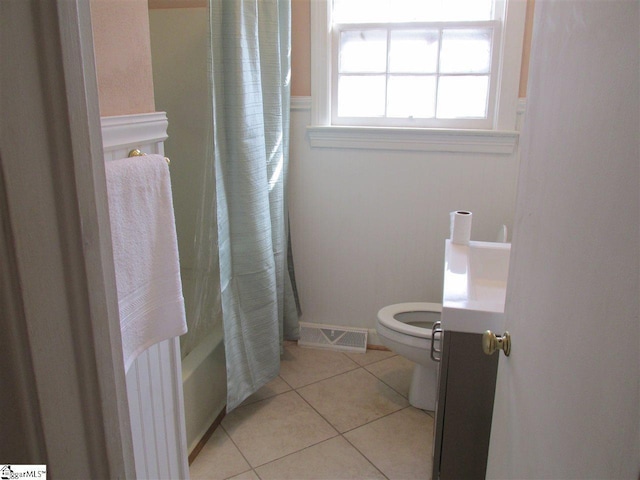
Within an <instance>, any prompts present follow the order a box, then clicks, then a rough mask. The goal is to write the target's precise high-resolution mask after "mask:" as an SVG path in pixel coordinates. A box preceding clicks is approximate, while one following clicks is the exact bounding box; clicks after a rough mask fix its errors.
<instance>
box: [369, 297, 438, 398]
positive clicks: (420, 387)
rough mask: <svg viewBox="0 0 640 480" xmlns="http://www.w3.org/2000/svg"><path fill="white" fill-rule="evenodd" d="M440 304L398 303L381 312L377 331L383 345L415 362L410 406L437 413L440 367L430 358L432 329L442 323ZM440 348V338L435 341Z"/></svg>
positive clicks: (435, 344) (435, 345) (436, 346)
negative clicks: (436, 323)
mask: <svg viewBox="0 0 640 480" xmlns="http://www.w3.org/2000/svg"><path fill="white" fill-rule="evenodd" d="M441 312H442V305H440V304H439V303H418V302H416V303H398V304H395V305H389V306H387V307H384V308H382V309H381V310H380V311H379V312H378V320H377V322H376V330H377V332H378V336H379V337H380V340H381V342H382V343H383V345H385V346H386V347H388V348H390V349H391V350H392V351H393V352H395V353H397V354H398V355H401V356H403V357H405V358H406V359H407V360H410V361H412V362H414V363H415V366H414V368H413V377H412V379H411V388H410V390H409V403H410V404H411V405H413V406H414V407H416V408H420V409H423V410H435V408H436V392H437V382H438V364H437V363H436V362H435V361H433V360H432V359H431V328H432V327H433V324H434V323H435V322H438V321H439V320H440V314H441ZM434 347H435V348H436V349H438V350H439V349H440V339H439V338H438V337H436V338H435V339H434Z"/></svg>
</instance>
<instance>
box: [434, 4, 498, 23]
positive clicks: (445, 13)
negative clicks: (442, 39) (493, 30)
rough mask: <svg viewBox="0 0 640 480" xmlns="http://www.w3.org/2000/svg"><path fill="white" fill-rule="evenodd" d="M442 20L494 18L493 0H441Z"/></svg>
mask: <svg viewBox="0 0 640 480" xmlns="http://www.w3.org/2000/svg"><path fill="white" fill-rule="evenodd" d="M440 1H441V5H442V9H441V13H440V18H439V20H440V21H444V22H446V21H449V22H451V21H473V20H493V0H440Z"/></svg>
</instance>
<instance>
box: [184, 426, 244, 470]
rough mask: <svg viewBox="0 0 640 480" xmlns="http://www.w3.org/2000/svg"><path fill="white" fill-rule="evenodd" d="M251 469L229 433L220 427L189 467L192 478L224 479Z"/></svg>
mask: <svg viewBox="0 0 640 480" xmlns="http://www.w3.org/2000/svg"><path fill="white" fill-rule="evenodd" d="M249 469H251V466H250V465H249V464H248V463H247V461H246V460H245V459H244V457H243V456H242V454H241V453H240V451H239V450H238V449H237V448H236V446H235V445H234V444H233V442H232V441H231V439H230V438H229V436H228V435H227V433H226V432H225V431H224V430H223V429H222V428H220V427H218V428H217V429H216V431H215V432H213V435H211V438H210V439H209V441H208V442H207V443H206V444H205V446H204V447H203V448H202V450H201V451H200V453H199V454H198V456H197V457H196V459H195V460H194V462H193V463H192V464H191V466H190V467H189V473H190V475H191V479H192V480H214V479H216V480H217V479H219V480H222V479H225V478H229V477H231V476H233V475H237V474H238V473H242V472H245V471H247V470H249Z"/></svg>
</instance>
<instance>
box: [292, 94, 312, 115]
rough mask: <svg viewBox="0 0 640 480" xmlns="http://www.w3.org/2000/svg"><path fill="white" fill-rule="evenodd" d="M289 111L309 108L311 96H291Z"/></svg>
mask: <svg viewBox="0 0 640 480" xmlns="http://www.w3.org/2000/svg"><path fill="white" fill-rule="evenodd" d="M290 108H291V111H300V110H311V97H310V96H308V97H291V107H290Z"/></svg>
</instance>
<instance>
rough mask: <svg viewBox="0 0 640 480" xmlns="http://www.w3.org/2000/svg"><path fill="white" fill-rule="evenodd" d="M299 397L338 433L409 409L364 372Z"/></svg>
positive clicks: (341, 377)
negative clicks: (403, 409)
mask: <svg viewBox="0 0 640 480" xmlns="http://www.w3.org/2000/svg"><path fill="white" fill-rule="evenodd" d="M298 393H300V395H302V397H303V398H304V399H305V400H306V401H307V402H309V403H310V404H311V406H312V407H313V408H315V409H316V410H317V411H318V412H320V414H321V415H322V416H323V417H324V418H326V419H327V420H328V421H329V423H331V425H333V426H334V427H335V428H336V429H337V430H338V431H339V432H346V431H348V430H351V429H353V428H356V427H359V426H361V425H364V424H365V423H368V422H371V421H372V420H375V419H377V418H380V417H383V416H385V415H388V414H389V413H392V412H395V411H397V410H400V409H402V408H404V407H406V406H407V405H409V403H408V401H407V399H406V398H404V397H403V396H402V395H400V394H399V393H397V392H395V391H394V390H393V389H392V388H391V387H389V386H387V385H385V384H384V383H382V382H381V381H380V380H378V379H377V378H376V377H375V376H374V375H372V374H371V373H369V372H367V371H366V370H364V369H363V368H359V369H358V370H353V371H350V372H347V373H343V374H341V375H338V376H336V377H332V378H329V379H327V380H323V381H321V382H317V383H314V384H312V385H308V386H306V387H303V388H300V389H299V390H298Z"/></svg>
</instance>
